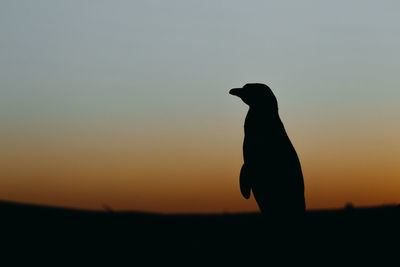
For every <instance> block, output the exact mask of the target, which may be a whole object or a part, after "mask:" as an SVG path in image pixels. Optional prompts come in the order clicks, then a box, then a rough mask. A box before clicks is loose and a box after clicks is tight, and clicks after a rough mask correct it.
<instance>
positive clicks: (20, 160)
mask: <svg viewBox="0 0 400 267" xmlns="http://www.w3.org/2000/svg"><path fill="white" fill-rule="evenodd" d="M241 131H242V128H241V127H237V129H236V130H235V131H233V129H232V130H230V131H221V132H220V133H218V134H214V135H213V134H212V132H211V131H204V134H205V135H207V134H208V138H210V140H206V139H207V138H206V137H204V135H203V137H200V135H199V134H197V135H196V134H193V135H187V133H186V137H185V136H183V135H182V136H180V138H179V136H175V133H174V134H171V135H170V136H164V138H169V139H167V140H165V139H158V138H157V136H149V135H148V136H147V137H146V136H142V137H141V138H138V137H137V138H136V139H138V140H137V141H136V142H132V143H129V140H132V136H131V134H133V133H130V134H126V135H123V134H118V135H117V136H115V135H114V136H113V135H110V134H109V135H108V136H107V137H101V134H99V133H98V135H97V136H93V135H85V134H83V133H79V134H77V133H75V135H73V134H70V135H69V136H64V137H60V136H59V137H55V136H54V135H53V136H52V138H50V137H45V136H41V137H36V138H31V139H29V138H22V137H21V138H20V139H19V140H18V139H17V138H16V137H14V138H13V139H14V142H9V143H8V147H5V149H6V150H7V153H3V155H2V159H1V162H2V164H1V171H2V173H1V176H2V177H7V179H5V178H4V179H2V181H1V187H0V196H1V197H2V199H3V200H12V201H20V202H27V203H37V204H47V205H56V206H66V207H75V208H85V209H102V208H103V205H107V206H109V207H111V208H112V209H115V210H138V211H149V212H162V213H221V212H251V211H257V205H256V203H255V201H254V199H253V198H251V199H250V200H245V199H243V198H242V197H241V195H240V192H239V187H238V186H239V185H238V174H239V170H240V167H241V164H242V154H241V153H242V151H241V142H242V137H243V136H242V135H243V133H242V132H241ZM232 132H233V133H234V134H233V133H232ZM299 133H300V132H299ZM53 134H54V133H53ZM225 136H226V137H225ZM172 137H174V138H172ZM201 138H204V139H203V140H201ZM335 138H337V136H336V137H332V138H329V137H328V136H325V138H324V139H323V140H320V139H318V138H314V139H312V138H309V139H307V140H303V141H302V142H295V141H296V140H297V139H294V138H292V141H294V144H295V147H296V149H297V152H298V154H299V157H300V160H301V162H302V168H303V174H304V180H305V195H306V203H307V209H309V210H310V209H326V208H341V207H343V206H344V205H345V204H346V203H349V202H351V203H353V204H354V205H355V206H370V205H380V204H393V203H398V202H399V195H400V181H399V179H398V177H399V174H400V169H399V166H398V164H397V154H396V153H397V148H396V147H393V145H392V144H391V143H384V142H382V143H381V144H379V145H375V144H371V145H370V146H369V147H367V146H366V143H364V142H362V141H360V143H359V144H356V142H355V140H353V139H352V138H348V139H347V140H345V139H343V138H342V139H341V140H337V139H335ZM178 140H179V142H178ZM196 140H199V142H196ZM335 140H336V141H335ZM211 141H213V142H211ZM369 141H371V140H369ZM324 142H325V143H326V144H327V145H325V146H324V145H323V143H324ZM329 142H332V143H331V144H329ZM322 148H323V149H322ZM390 151H392V152H390ZM271 190H273V189H271Z"/></svg>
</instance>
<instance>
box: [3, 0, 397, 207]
mask: <svg viewBox="0 0 400 267" xmlns="http://www.w3.org/2000/svg"><path fill="white" fill-rule="evenodd" d="M399 10H400V2H399V1H367V0H365V1H364V0H363V1H361V0H360V1H354V0H337V1H310V0H304V1H281V0H276V1H239V0H237V1H234V0H217V1H216V0H209V1H204V0H203V1H191V0H181V1H177V0H170V1H161V0H160V1H151V0H142V1H139V0H134V1H119V0H113V1H82V0H79V1H77V0H75V1H72V0H71V1H61V0H60V1H54V0H37V1H28V0H26V1H13V0H2V1H1V2H0V124H1V128H0V148H1V152H0V200H11V201H19V202H26V203H36V204H46V205H56V206H67V207H75V208H85V209H86V208H88V209H102V208H103V205H107V206H109V207H111V208H112V209H115V210H139V211H150V212H165V213H181V212H193V213H198V212H201V213H208V212H212V213H214V212H218V213H221V212H242V211H256V210H257V205H256V203H255V201H254V199H253V198H251V199H250V200H245V199H244V198H242V196H241V194H240V191H239V183H238V176H239V171H240V167H241V165H242V162H243V159H242V141H243V123H244V118H245V115H246V112H247V106H246V105H245V104H244V103H242V102H241V101H240V99H239V98H236V97H233V96H231V95H229V94H228V91H229V89H230V88H233V87H241V86H243V85H244V84H245V83H247V82H260V83H265V84H268V85H269V86H270V87H271V89H272V90H273V91H274V93H275V95H276V97H277V99H278V103H279V113H280V116H281V119H282V121H283V123H284V125H285V127H286V130H287V132H288V135H289V137H290V138H291V140H292V143H293V145H294V146H295V148H296V150H297V153H298V155H299V158H300V161H301V164H302V169H303V174H304V182H305V196H306V205H307V209H322V208H338V207H343V206H344V205H345V204H346V203H348V202H351V203H353V204H354V205H355V206H369V205H381V204H392V203H400V140H399V139H400V104H399V102H400V16H399ZM271 190H273V189H271Z"/></svg>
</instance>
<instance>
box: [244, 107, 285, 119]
mask: <svg viewBox="0 0 400 267" xmlns="http://www.w3.org/2000/svg"><path fill="white" fill-rule="evenodd" d="M248 114H249V115H250V116H251V117H254V118H260V119H262V120H268V121H276V120H278V121H280V118H279V113H278V109H274V110H272V109H271V108H270V107H264V106H250V107H249V111H248Z"/></svg>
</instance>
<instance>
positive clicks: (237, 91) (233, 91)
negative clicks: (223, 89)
mask: <svg viewBox="0 0 400 267" xmlns="http://www.w3.org/2000/svg"><path fill="white" fill-rule="evenodd" d="M241 91H242V88H233V89H231V90H229V94H231V95H235V96H238V97H240V94H241Z"/></svg>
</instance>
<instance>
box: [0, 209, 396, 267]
mask: <svg viewBox="0 0 400 267" xmlns="http://www.w3.org/2000/svg"><path fill="white" fill-rule="evenodd" d="M0 216H1V220H2V223H1V224H2V230H3V231H4V233H5V235H3V243H5V244H8V245H9V246H10V247H12V246H13V244H14V245H17V246H18V250H20V251H24V250H29V251H30V250H32V249H38V248H40V250H45V251H52V250H54V249H55V248H56V250H57V251H58V252H60V251H63V252H66V253H70V252H71V251H75V250H79V251H88V250H89V249H91V250H95V251H97V253H100V251H102V252H103V253H111V252H112V251H115V250H117V251H119V253H122V251H125V252H126V253H133V254H132V255H138V254H139V255H141V254H142V253H151V254H152V255H160V253H167V254H169V255H175V254H174V253H181V254H182V255H192V256H193V255H197V256H199V255H202V256H201V257H203V258H204V257H211V255H214V256H215V255H216V256H219V257H225V256H223V255H226V257H228V258H229V259H234V258H235V257H242V256H243V257H246V256H245V255H252V254H254V253H256V251H262V253H264V254H265V253H266V254H265V255H267V254H268V255H269V254H271V256H272V255H274V253H275V252H277V251H280V252H284V253H285V254H290V255H292V253H294V252H295V253H300V254H303V253H308V252H310V251H312V252H313V253H317V252H318V253H328V252H330V253H335V251H337V249H339V248H340V251H346V250H348V251H355V250H360V249H361V250H363V251H365V250H366V249H367V250H371V249H378V248H380V249H381V248H382V247H384V248H385V249H389V248H392V246H391V245H389V244H395V243H393V242H397V240H398V237H399V225H400V224H399V223H400V206H399V205H389V206H377V207H365V208H357V207H353V206H351V205H347V207H346V208H344V209H337V210H314V211H307V212H306V214H305V216H304V218H303V220H302V221H301V224H300V226H299V222H296V224H294V223H293V222H292V221H284V220H280V219H277V218H268V217H267V216H262V215H261V214H260V213H241V214H240V213H238V214H208V215H207V214H175V215H168V214H156V213H144V212H133V211H110V210H107V211H90V210H79V209H68V208H57V207H50V206H39V205H30V204H22V203H14V202H7V201H0ZM296 225H297V226H296ZM294 227H301V228H302V231H296V229H295V228H294ZM335 249H336V250H335ZM171 253H172V254H171ZM129 255H130V254H129ZM321 255H322V254H321ZM199 257H200V256H199ZM232 257H233V258H232ZM228 258H227V259H228ZM156 259H158V258H157V257H156Z"/></svg>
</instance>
